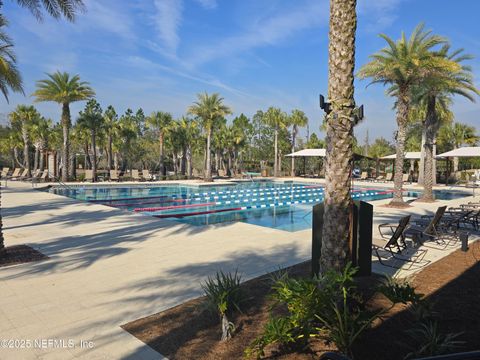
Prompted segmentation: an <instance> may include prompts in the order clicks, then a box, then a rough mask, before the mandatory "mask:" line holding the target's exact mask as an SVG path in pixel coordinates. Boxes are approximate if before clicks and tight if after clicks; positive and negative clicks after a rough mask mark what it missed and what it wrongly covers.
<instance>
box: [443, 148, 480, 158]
mask: <svg viewBox="0 0 480 360" xmlns="http://www.w3.org/2000/svg"><path fill="white" fill-rule="evenodd" d="M438 157H480V146H469V147H461V148H458V149H453V150H451V151H447V152H445V153H443V154H439V155H438Z"/></svg>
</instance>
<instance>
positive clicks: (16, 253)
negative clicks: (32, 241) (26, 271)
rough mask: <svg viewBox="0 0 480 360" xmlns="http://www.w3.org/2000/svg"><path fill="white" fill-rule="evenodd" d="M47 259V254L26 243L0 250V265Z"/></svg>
mask: <svg viewBox="0 0 480 360" xmlns="http://www.w3.org/2000/svg"><path fill="white" fill-rule="evenodd" d="M44 259H48V256H46V255H44V254H42V253H41V252H40V251H37V250H35V249H34V248H31V247H30V246H28V245H16V246H8V247H6V248H5V249H4V250H3V251H2V252H0V267H4V266H10V265H17V264H24V263H29V262H32V261H40V260H44Z"/></svg>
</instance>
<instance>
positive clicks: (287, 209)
mask: <svg viewBox="0 0 480 360" xmlns="http://www.w3.org/2000/svg"><path fill="white" fill-rule="evenodd" d="M323 191H324V189H323V186H322V185H319V184H312V183H300V182H271V181H262V182H257V181H255V182H239V183H231V184H226V185H223V184H222V185H216V186H193V185H180V184H179V185H176V184H175V185H162V186H157V185H155V186H152V185H141V184H140V185H131V186H121V185H119V186H103V187H102V186H99V187H90V186H85V187H74V188H69V189H67V188H52V189H50V192H52V193H55V194H58V195H64V196H68V197H71V198H74V199H78V200H83V201H88V202H91V203H98V204H103V205H107V206H112V207H115V208H119V209H124V210H126V211H132V212H136V213H140V214H144V215H147V216H154V217H157V218H165V219H171V220H175V221H179V222H183V223H188V224H192V225H208V224H219V223H226V222H232V221H242V222H246V223H250V224H255V225H260V226H266V227H271V228H275V229H280V230H286V231H297V230H304V229H307V228H310V227H311V211H312V206H313V205H315V204H317V203H319V202H322V201H323ZM392 192H393V190H391V189H381V188H378V187H376V188H372V187H369V188H368V187H355V188H354V189H353V190H352V198H353V199H354V200H363V201H374V200H380V199H385V198H389V197H392ZM452 194H453V193H452V192H445V191H442V192H436V196H437V198H448V197H450V198H452V196H466V194H464V193H461V195H455V194H453V195H452ZM405 195H406V196H409V197H417V196H419V193H418V192H411V191H409V192H406V193H405Z"/></svg>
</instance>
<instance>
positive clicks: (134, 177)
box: [132, 169, 141, 181]
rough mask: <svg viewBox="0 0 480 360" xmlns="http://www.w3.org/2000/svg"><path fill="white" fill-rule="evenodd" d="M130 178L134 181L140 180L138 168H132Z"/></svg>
mask: <svg viewBox="0 0 480 360" xmlns="http://www.w3.org/2000/svg"><path fill="white" fill-rule="evenodd" d="M132 180H134V181H140V180H141V178H140V174H139V173H138V170H136V169H132Z"/></svg>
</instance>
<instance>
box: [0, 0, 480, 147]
mask: <svg viewBox="0 0 480 360" xmlns="http://www.w3.org/2000/svg"><path fill="white" fill-rule="evenodd" d="M84 1H85V4H86V9H87V11H86V12H85V13H82V14H79V16H78V17H77V19H76V21H75V23H69V22H67V21H66V20H60V21H58V20H54V19H52V18H50V17H48V15H46V16H45V18H44V20H43V21H41V22H39V21H38V20H37V19H35V18H34V17H33V16H32V14H31V13H30V12H29V11H28V10H26V9H24V8H21V7H19V6H18V5H17V1H13V0H8V1H4V3H5V5H4V8H3V13H4V15H5V16H6V17H7V19H8V20H9V22H10V25H9V27H8V29H7V31H8V33H9V34H10V35H11V37H12V38H13V40H14V43H15V48H16V53H17V57H18V63H19V68H20V70H21V72H22V75H23V78H24V87H25V93H26V96H23V95H20V94H12V95H11V97H10V103H7V102H6V101H5V100H4V99H3V98H2V99H0V101H1V102H0V122H1V123H4V122H5V119H6V114H7V113H8V112H10V111H12V110H13V109H14V108H15V107H16V106H17V105H18V104H31V103H33V102H34V99H33V98H32V97H31V96H30V95H31V94H32V93H33V91H34V90H35V82H36V81H37V80H39V79H43V78H45V74H46V73H51V72H54V71H57V70H60V71H66V72H69V73H71V74H79V75H80V77H81V79H82V80H85V81H88V82H89V83H90V84H91V86H92V87H93V88H94V90H95V92H96V98H97V100H98V101H99V102H100V104H101V105H102V107H103V108H106V107H107V106H108V105H113V106H114V107H115V109H116V110H117V112H118V113H120V114H121V113H123V112H125V110H126V109H127V108H132V109H133V110H134V111H135V110H136V109H138V108H140V107H141V108H143V110H144V111H145V113H146V114H150V113H151V112H152V111H157V110H161V111H168V112H171V113H172V114H173V115H174V116H176V117H180V116H182V115H184V114H185V112H186V109H187V107H188V106H189V105H191V104H192V102H193V101H195V99H196V94H198V93H200V92H205V91H206V92H208V93H212V92H218V93H220V94H221V96H222V97H223V98H224V101H225V104H226V105H228V106H230V107H231V108H232V109H233V116H232V117H231V118H233V117H234V116H237V115H239V114H240V113H244V114H245V115H247V116H249V117H251V116H252V115H253V114H254V113H255V112H256V111H257V110H266V109H267V108H268V107H270V106H278V107H280V108H282V110H284V111H286V112H290V111H291V110H292V109H301V110H303V111H304V112H305V113H306V114H307V116H308V118H309V129H310V133H313V132H316V133H317V134H318V135H319V136H320V137H323V136H324V134H322V133H321V132H320V130H319V127H320V123H321V120H322V118H323V113H322V111H321V110H320V108H319V105H318V95H319V94H326V92H327V81H328V79H327V71H328V16H329V3H328V0H261V1H259V0H84ZM357 12H358V28H357V39H356V70H358V69H359V68H360V67H361V66H362V65H363V64H365V63H366V62H368V59H369V56H370V55H371V54H373V53H374V52H376V51H378V50H380V49H381V48H382V47H384V46H385V42H384V40H383V39H381V38H380V37H379V36H378V34H379V33H385V34H387V35H388V36H390V37H392V38H394V39H397V38H399V37H400V34H401V32H402V31H405V32H406V33H407V34H409V33H410V32H411V31H412V30H413V28H414V27H415V26H416V25H417V24H418V23H420V22H424V23H425V25H426V28H428V29H431V30H433V32H434V33H436V34H439V35H443V36H445V37H447V38H448V39H449V40H450V41H451V44H452V47H453V48H464V49H465V50H466V52H467V53H469V54H472V55H473V56H474V57H475V59H474V60H471V61H470V65H472V67H473V69H474V73H475V82H476V85H477V87H480V80H479V79H480V27H479V26H478V14H479V13H480V1H476V0H456V1H455V2H451V1H449V0H358V5H357ZM367 85H368V81H359V80H356V89H355V100H356V102H357V104H359V105H360V104H363V105H364V106H365V115H366V116H365V120H364V121H363V123H362V124H360V125H358V126H357V127H356V128H355V134H356V136H357V138H358V139H359V140H360V142H362V141H363V139H364V137H365V133H366V131H367V129H368V132H369V138H370V141H372V140H373V139H374V138H376V137H380V136H383V137H385V138H387V139H389V140H392V137H393V131H394V130H395V127H396V123H395V113H394V111H393V110H392V106H393V99H392V98H389V97H387V96H386V95H385V88H383V87H382V86H381V85H372V86H369V87H367ZM454 100H455V103H454V106H453V111H454V113H455V119H456V121H460V122H465V123H469V124H472V125H477V121H478V115H479V114H480V105H479V104H478V102H477V103H470V102H468V101H466V100H464V99H461V98H455V99H454ZM479 100H480V99H479ZM84 105H85V103H84V102H83V103H82V102H80V103H75V104H73V105H72V114H73V117H74V118H75V116H76V114H78V111H80V110H81V109H82V108H83V107H84ZM35 106H36V107H37V108H38V110H39V111H40V112H41V113H42V114H43V115H44V116H46V117H50V118H52V119H53V120H54V121H58V119H59V118H60V107H59V106H58V105H57V104H54V103H37V104H35ZM231 118H230V119H231ZM301 134H303V136H304V135H305V134H306V130H305V129H304V130H303V132H302V133H301Z"/></svg>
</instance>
